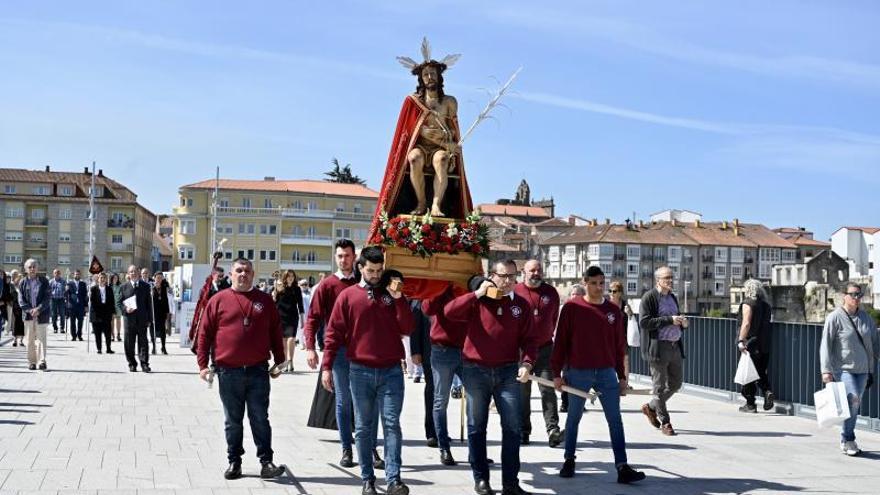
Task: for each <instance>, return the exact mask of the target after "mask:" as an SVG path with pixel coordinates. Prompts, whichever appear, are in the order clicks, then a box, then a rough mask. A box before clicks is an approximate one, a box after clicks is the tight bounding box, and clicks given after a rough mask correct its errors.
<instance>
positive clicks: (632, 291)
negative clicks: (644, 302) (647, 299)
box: [626, 280, 639, 296]
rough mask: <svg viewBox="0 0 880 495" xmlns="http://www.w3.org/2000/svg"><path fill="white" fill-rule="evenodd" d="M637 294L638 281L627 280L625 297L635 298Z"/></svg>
mask: <svg viewBox="0 0 880 495" xmlns="http://www.w3.org/2000/svg"><path fill="white" fill-rule="evenodd" d="M638 293H639V282H638V280H627V281H626V295H628V296H637V295H638Z"/></svg>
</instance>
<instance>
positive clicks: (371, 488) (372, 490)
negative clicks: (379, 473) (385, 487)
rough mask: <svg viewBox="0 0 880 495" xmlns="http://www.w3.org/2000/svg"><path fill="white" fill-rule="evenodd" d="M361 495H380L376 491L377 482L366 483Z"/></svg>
mask: <svg viewBox="0 0 880 495" xmlns="http://www.w3.org/2000/svg"><path fill="white" fill-rule="evenodd" d="M361 495H378V492H377V491H376V481H375V480H370V481H364V488H363V489H362V490H361Z"/></svg>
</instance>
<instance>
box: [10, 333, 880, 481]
mask: <svg viewBox="0 0 880 495" xmlns="http://www.w3.org/2000/svg"><path fill="white" fill-rule="evenodd" d="M50 337H51V343H50V345H51V347H50V349H49V360H48V364H49V372H46V373H44V372H39V371H36V372H34V371H28V370H27V366H26V361H25V351H24V349H22V348H21V347H11V345H10V342H9V339H8V338H7V337H6V335H4V336H3V337H2V338H0V495H2V494H12V493H18V494H24V493H63V494H68V493H70V494H72V493H83V494H105V493H106V494H136V495H147V494H181V495H182V494H200V495H220V494H253V495H264V494H265V495H269V494H282V493H309V494H342V493H346V494H358V493H360V481H359V472H358V470H357V468H355V469H342V468H339V467H338V466H337V465H336V464H335V463H336V462H337V461H338V457H339V448H338V446H337V444H336V442H335V432H332V431H324V430H316V429H311V428H307V427H305V426H303V425H304V424H305V422H306V418H307V416H308V409H309V404H310V402H311V397H312V393H313V390H314V386H315V381H316V378H317V375H316V374H315V373H314V372H297V373H295V374H293V375H284V376H283V377H282V378H280V379H279V380H277V381H274V382H273V388H272V406H271V410H270V413H271V421H272V426H273V430H274V449H275V452H276V454H275V459H276V462H278V463H284V464H286V465H287V466H288V468H289V473H288V475H287V476H284V477H282V478H279V479H278V480H273V481H263V480H261V479H259V478H258V477H257V474H258V468H259V464H258V462H257V460H256V457H255V455H254V447H253V443H252V441H251V439H250V436H249V433H246V437H245V449H246V450H247V453H246V454H245V463H244V470H245V474H246V476H245V477H244V478H243V479H240V480H235V481H229V482H228V481H226V480H224V479H223V477H222V473H223V470H224V469H225V468H226V455H225V450H226V447H225V443H224V440H223V438H224V437H223V415H222V410H221V408H220V401H219V398H218V397H217V391H216V388H215V389H208V388H207V387H206V386H205V385H204V384H203V383H202V382H200V381H199V380H198V378H197V376H196V374H195V368H196V366H195V361H194V358H193V356H192V355H191V354H190V353H189V350H185V349H180V348H178V347H177V346H176V342H174V343H169V351H170V352H171V355H169V356H162V355H159V356H152V357H151V365H152V368H153V370H154V372H153V373H152V374H144V373H140V372H138V373H130V372H129V371H128V370H127V367H126V364H125V358H124V356H123V353H122V343H121V342H119V343H117V342H114V348H115V350H116V351H117V354H115V355H106V354H104V355H98V354H96V353H95V352H94V349H92V350H91V352H89V353H87V352H86V347H85V346H86V343H85V342H76V343H74V342H67V341H64V340H62V338H61V337H62V335H61V334H58V335H55V334H51V336H50ZM296 366H297V369H298V370H305V369H306V366H305V362H304V355H303V354H302V353H298V354H297V357H296ZM422 390H423V385H421V384H414V383H412V382H407V392H406V393H407V398H406V401H405V405H404V409H405V411H404V414H403V421H404V424H403V431H404V435H405V437H406V438H407V440H406V441H405V443H404V450H403V458H404V471H403V479H404V480H405V481H406V482H407V483H408V484H409V485H410V487H411V489H412V493H413V494H441V493H442V494H447V493H449V494H452V493H473V492H472V489H471V488H472V478H471V474H470V470H469V468H468V466H467V465H466V464H459V466H457V467H454V468H447V467H443V466H441V465H440V464H439V462H438V459H437V457H438V456H437V454H436V451H435V450H433V449H430V448H428V447H426V446H424V441H423V437H424V434H423V433H424V432H423V427H422V426H421V425H422V421H423V419H422V418H423V416H422V414H423V413H422V411H421V408H422V400H421V393H422ZM642 399H643V398H641V397H635V396H632V397H627V398H625V399H624V401H623V408H624V425H625V427H626V433H627V438H628V440H629V445H628V447H629V449H628V450H629V458H630V462H631V463H632V464H633V465H635V466H636V467H638V468H640V469H642V470H644V471H645V472H646V473H647V474H648V479H647V480H645V481H644V482H643V483H641V484H640V485H639V486H623V485H618V484H616V483H615V479H616V478H615V476H614V474H613V473H612V472H613V463H612V456H611V449H610V446H609V442H608V433H607V428H606V426H605V422H604V419H603V417H602V415H601V410H599V409H598V404H597V405H596V406H595V407H592V406H591V410H590V412H589V413H588V414H586V415H585V416H584V419H583V421H582V425H581V433H580V444H579V453H578V461H579V462H580V463H579V464H578V474H577V476H576V477H575V478H573V479H571V480H562V479H560V478H559V477H558V476H556V473H557V470H558V468H559V465H560V463H561V460H562V450H560V449H550V448H549V447H548V446H547V445H546V443H545V442H544V441H542V438H541V437H542V435H537V434H536V435H533V443H532V444H531V445H529V446H524V447H523V448H522V453H521V457H522V461H523V465H522V472H521V480H522V482H523V485H524V486H525V487H527V488H528V489H530V490H534V491H535V492H536V493H554V494H563V493H566V494H584V493H589V494H594V493H595V494H611V493H623V494H630V493H632V494H636V493H651V494H652V495H654V494H659V493H675V494H698V493H752V492H754V493H797V492H803V493H832V494H839V493H880V488H878V487H880V462H878V459H880V435H878V434H876V433H867V432H859V433H858V435H859V441H860V443H861V445H862V448H863V449H865V450H866V453H865V455H864V456H863V457H861V458H848V457H846V456H843V455H842V454H840V452H839V451H838V447H837V441H838V440H837V439H838V434H837V432H836V431H832V430H819V429H818V428H817V427H816V425H815V422H813V421H810V420H808V419H803V418H795V417H789V416H782V415H775V414H764V413H761V414H757V415H748V416H746V415H742V414H740V413H738V412H736V406H735V405H734V404H730V403H724V402H720V401H713V400H708V399H702V398H697V397H694V396H688V395H679V396H676V397H675V398H674V399H673V400H672V402H671V405H670V409H671V411H672V414H673V421H674V423H673V424H674V425H675V426H676V428H677V429H678V431H679V435H678V436H677V437H673V438H668V437H664V436H662V435H661V434H660V433H659V432H658V431H656V430H654V429H653V428H651V427H650V425H648V423H647V421H645V419H644V417H642V415H641V413H640V412H639V410H638V406H639V405H640V403H641V401H642ZM458 404H459V402H458V401H455V400H453V401H452V405H451V407H452V408H454V411H456V412H457V407H458ZM532 404H533V410H534V412H533V416H532V422H533V424H534V425H535V429H536V430H540V429H541V428H542V426H543V419H542V418H541V415H540V413H539V411H538V409H539V408H540V403H539V401H538V398H537V394H536V396H535V397H534V398H533V402H532ZM456 412H453V414H452V415H451V419H450V428H451V429H452V430H453V431H454V432H455V433H456V436H457V434H458V429H459V419H458V414H457V413H456ZM563 418H564V415H563ZM490 429H491V431H490V432H489V438H490V450H489V452H490V457H494V458H495V459H496V460H500V428H499V426H498V420H497V418H493V419H491V420H490ZM245 430H246V431H247V428H245ZM453 454H454V456H455V457H456V459H458V460H466V459H467V449H466V447H465V446H464V444H462V443H458V442H456V443H455V446H454V447H453ZM380 474H381V472H380ZM491 482H492V485H493V486H494V487H496V488H499V489H500V487H501V473H500V470H499V469H498V468H497V467H496V468H495V469H493V471H492V480H491ZM378 485H379V486H380V488H381V487H384V481H382V480H380V482H379V483H378Z"/></svg>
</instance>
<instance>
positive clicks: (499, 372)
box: [461, 361, 521, 487]
mask: <svg viewBox="0 0 880 495" xmlns="http://www.w3.org/2000/svg"><path fill="white" fill-rule="evenodd" d="M518 368H519V366H518V365H517V364H508V365H505V366H498V367H496V368H488V367H485V366H480V365H477V364H474V363H469V362H467V361H464V362H463V363H462V375H461V380H462V382H463V383H464V391H465V393H466V394H467V428H468V460H469V461H470V463H471V471H473V473H474V481H480V480H486V481H489V463H488V461H487V460H486V426H487V424H488V423H489V401H490V400H491V399H493V398H494V399H495V407H496V408H497V409H498V414H499V415H500V416H501V482H502V484H503V486H505V487H508V486H509V487H513V486H517V485H518V484H519V479H518V475H519V442H520V434H521V426H520V418H519V401H520V383H519V382H517V381H516V373H517V369H518Z"/></svg>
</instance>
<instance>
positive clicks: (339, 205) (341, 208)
mask: <svg viewBox="0 0 880 495" xmlns="http://www.w3.org/2000/svg"><path fill="white" fill-rule="evenodd" d="M336 211H345V203H343V202H342V201H340V202H338V203H336Z"/></svg>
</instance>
